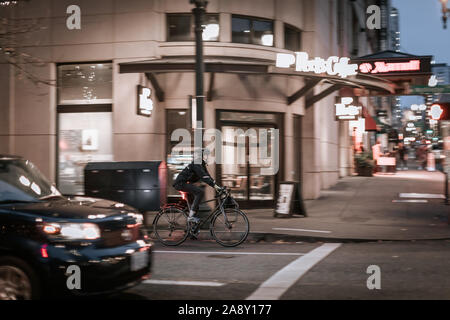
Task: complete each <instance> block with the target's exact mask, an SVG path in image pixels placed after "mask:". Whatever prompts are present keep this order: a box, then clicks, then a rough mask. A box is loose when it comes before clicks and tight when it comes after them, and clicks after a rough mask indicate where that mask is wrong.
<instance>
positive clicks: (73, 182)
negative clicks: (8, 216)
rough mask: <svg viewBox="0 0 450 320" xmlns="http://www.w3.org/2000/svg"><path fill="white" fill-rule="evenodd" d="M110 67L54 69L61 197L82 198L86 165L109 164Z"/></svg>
mask: <svg viewBox="0 0 450 320" xmlns="http://www.w3.org/2000/svg"><path fill="white" fill-rule="evenodd" d="M111 110H112V63H86V64H79V63H78V64H62V65H59V66H58V107H57V112H58V169H57V173H58V175H57V177H58V179H57V181H58V187H59V190H61V192H62V193H63V194H67V195H71V194H78V195H82V194H84V167H85V166H86V164H87V163H88V162H98V161H113V151H112V146H113V144H112V114H111Z"/></svg>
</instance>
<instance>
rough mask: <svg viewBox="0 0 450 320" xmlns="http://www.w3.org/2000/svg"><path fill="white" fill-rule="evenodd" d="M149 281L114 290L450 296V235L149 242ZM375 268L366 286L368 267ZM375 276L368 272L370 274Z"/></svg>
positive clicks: (237, 296) (149, 295) (197, 296)
mask: <svg viewBox="0 0 450 320" xmlns="http://www.w3.org/2000/svg"><path fill="white" fill-rule="evenodd" d="M153 263H154V264H153V274H152V278H151V280H150V281H148V282H146V283H143V284H141V285H139V286H138V287H135V288H133V289H130V290H128V291H126V292H123V293H121V294H119V295H116V296H113V298H114V299H139V300H185V299H186V300H245V299H250V300H252V299H256V300H260V299H273V300H278V299H281V300H305V299H319V300H321V299H345V300H348V299H450V241H424V242H410V241H408V242H370V243H345V244H330V243H328V244H324V243H282V242H280V243H248V242H247V243H244V244H242V245H241V246H239V247H238V248H223V247H221V246H219V245H218V244H216V243H215V242H213V241H192V240H188V241H186V242H185V243H184V244H182V245H181V246H178V247H165V246H162V245H161V244H158V243H155V246H154V255H153ZM371 265H376V266H378V267H379V270H380V277H379V280H380V281H379V283H378V284H379V285H380V287H381V288H380V289H372V290H369V289H368V287H367V282H368V278H369V277H371V276H372V273H370V274H369V273H367V268H368V267H369V266H371ZM369 282H370V283H372V284H376V283H377V282H376V281H374V280H373V277H372V278H371V280H370V281H369Z"/></svg>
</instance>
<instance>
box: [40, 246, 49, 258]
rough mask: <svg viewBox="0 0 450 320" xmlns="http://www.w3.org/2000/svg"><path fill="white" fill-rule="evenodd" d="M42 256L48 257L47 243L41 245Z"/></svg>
mask: <svg viewBox="0 0 450 320" xmlns="http://www.w3.org/2000/svg"><path fill="white" fill-rule="evenodd" d="M41 257H42V258H48V252H47V245H46V244H44V245H43V246H41Z"/></svg>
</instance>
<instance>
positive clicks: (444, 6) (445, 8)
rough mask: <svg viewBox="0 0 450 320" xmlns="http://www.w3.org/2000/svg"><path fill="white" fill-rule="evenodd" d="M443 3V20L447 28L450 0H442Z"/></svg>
mask: <svg viewBox="0 0 450 320" xmlns="http://www.w3.org/2000/svg"><path fill="white" fill-rule="evenodd" d="M440 1H441V3H442V22H443V23H444V29H447V13H448V12H450V9H449V8H447V2H448V0H440Z"/></svg>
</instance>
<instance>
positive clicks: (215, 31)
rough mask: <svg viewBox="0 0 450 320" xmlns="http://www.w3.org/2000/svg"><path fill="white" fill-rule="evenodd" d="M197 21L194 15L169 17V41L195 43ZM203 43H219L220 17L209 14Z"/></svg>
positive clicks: (205, 22) (171, 15)
mask: <svg viewBox="0 0 450 320" xmlns="http://www.w3.org/2000/svg"><path fill="white" fill-rule="evenodd" d="M194 26H195V21H194V17H193V15H192V14H179V13H176V14H168V15H167V41H194V40H195V30H194ZM203 27H204V29H203V41H219V32H220V25H219V15H218V14H207V15H206V16H205V21H204V25H203Z"/></svg>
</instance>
